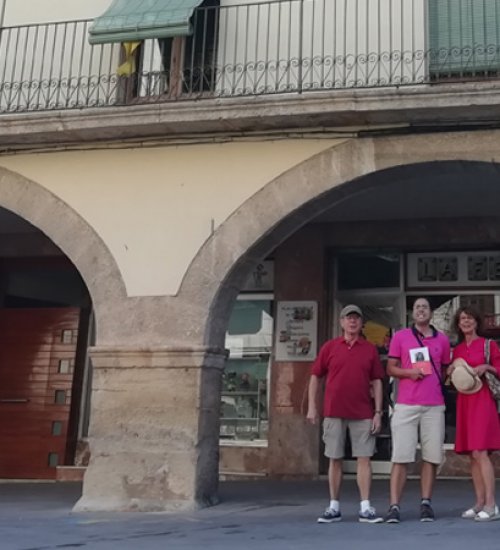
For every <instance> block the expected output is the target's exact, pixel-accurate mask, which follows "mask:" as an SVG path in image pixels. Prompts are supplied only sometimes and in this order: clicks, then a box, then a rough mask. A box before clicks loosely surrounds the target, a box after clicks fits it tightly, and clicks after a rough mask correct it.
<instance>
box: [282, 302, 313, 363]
mask: <svg viewBox="0 0 500 550" xmlns="http://www.w3.org/2000/svg"><path fill="white" fill-rule="evenodd" d="M317 333H318V304H317V302H305V301H300V302H278V303H277V316H276V346H275V359H276V361H313V360H314V359H315V358H316V354H317V347H318V334H317Z"/></svg>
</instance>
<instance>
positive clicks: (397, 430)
mask: <svg viewBox="0 0 500 550" xmlns="http://www.w3.org/2000/svg"><path fill="white" fill-rule="evenodd" d="M444 409H445V407H444V405H437V406H433V407H424V406H420V405H400V404H397V405H396V406H395V407H394V414H393V415H392V418H391V433H392V458H391V460H392V462H396V463H397V464H408V463H410V462H415V453H416V450H417V445H418V441H419V439H420V446H421V449H422V459H423V460H424V461H425V462H430V463H432V464H440V463H441V461H442V460H443V443H444Z"/></svg>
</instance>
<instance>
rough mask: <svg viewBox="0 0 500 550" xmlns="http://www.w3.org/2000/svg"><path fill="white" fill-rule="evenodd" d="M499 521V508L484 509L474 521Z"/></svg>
mask: <svg viewBox="0 0 500 550" xmlns="http://www.w3.org/2000/svg"><path fill="white" fill-rule="evenodd" d="M499 519H500V512H499V511H498V506H495V507H494V508H483V509H482V510H481V511H480V512H478V513H477V515H476V517H475V518H474V521H496V520H499Z"/></svg>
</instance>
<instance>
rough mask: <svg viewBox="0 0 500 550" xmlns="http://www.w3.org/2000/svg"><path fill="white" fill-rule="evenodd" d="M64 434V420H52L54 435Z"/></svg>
mask: <svg viewBox="0 0 500 550" xmlns="http://www.w3.org/2000/svg"><path fill="white" fill-rule="evenodd" d="M61 434H62V422H60V421H59V420H56V421H55V422H52V435H61Z"/></svg>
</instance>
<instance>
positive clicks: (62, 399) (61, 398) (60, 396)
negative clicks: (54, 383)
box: [54, 390, 66, 405]
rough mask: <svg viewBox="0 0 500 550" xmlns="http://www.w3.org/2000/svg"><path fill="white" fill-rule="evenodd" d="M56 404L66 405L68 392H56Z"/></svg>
mask: <svg viewBox="0 0 500 550" xmlns="http://www.w3.org/2000/svg"><path fill="white" fill-rule="evenodd" d="M54 403H56V404H57V405H65V404H66V392H65V391H64V390H56V393H55V396H54Z"/></svg>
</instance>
